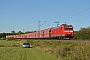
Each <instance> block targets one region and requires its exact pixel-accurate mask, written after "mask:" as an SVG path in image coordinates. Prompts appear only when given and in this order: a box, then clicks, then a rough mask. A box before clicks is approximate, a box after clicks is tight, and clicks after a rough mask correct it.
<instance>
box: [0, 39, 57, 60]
mask: <svg viewBox="0 0 90 60" xmlns="http://www.w3.org/2000/svg"><path fill="white" fill-rule="evenodd" d="M23 42H25V41H24V40H23V41H4V40H0V45H2V47H0V60H58V59H57V58H56V57H55V56H54V55H51V54H50V53H48V52H44V51H42V50H39V49H36V48H22V47H21V46H20V45H21V44H20V43H23ZM13 44H15V45H16V46H12V45H13ZM18 45H19V46H18Z"/></svg>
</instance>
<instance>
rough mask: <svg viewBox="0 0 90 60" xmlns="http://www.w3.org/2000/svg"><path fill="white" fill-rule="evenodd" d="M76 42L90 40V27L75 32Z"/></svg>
mask: <svg viewBox="0 0 90 60" xmlns="http://www.w3.org/2000/svg"><path fill="white" fill-rule="evenodd" d="M73 39H76V40H80V39H83V40H85V39H87V40H89V39H90V27H87V28H81V29H80V30H79V31H74V38H73Z"/></svg>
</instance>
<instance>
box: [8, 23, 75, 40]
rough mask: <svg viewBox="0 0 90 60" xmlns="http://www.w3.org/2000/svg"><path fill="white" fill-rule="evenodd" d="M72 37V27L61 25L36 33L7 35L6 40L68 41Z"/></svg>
mask: <svg viewBox="0 0 90 60" xmlns="http://www.w3.org/2000/svg"><path fill="white" fill-rule="evenodd" d="M73 37H74V30H73V26H72V25H67V24H62V25H60V26H59V27H53V28H48V29H45V30H40V31H37V32H32V33H27V34H20V35H8V36H6V38H7V39H8V38H15V39H70V38H73Z"/></svg>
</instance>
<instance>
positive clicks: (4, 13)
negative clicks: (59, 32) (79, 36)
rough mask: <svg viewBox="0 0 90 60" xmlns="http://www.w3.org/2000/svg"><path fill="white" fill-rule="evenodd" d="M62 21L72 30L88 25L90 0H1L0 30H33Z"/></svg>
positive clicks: (52, 25) (89, 22)
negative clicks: (70, 26) (70, 25)
mask: <svg viewBox="0 0 90 60" xmlns="http://www.w3.org/2000/svg"><path fill="white" fill-rule="evenodd" d="M38 21H41V22H40V24H43V23H45V22H46V21H47V22H46V23H45V24H44V25H42V26H41V27H40V29H46V28H50V27H55V26H56V24H55V23H54V22H55V21H59V22H60V23H59V24H60V25H61V24H62V23H64V22H66V23H67V24H72V25H73V27H74V30H79V29H80V28H81V27H89V26H90V0H0V32H11V31H12V30H14V31H16V32H18V31H23V29H24V31H32V30H37V29H38Z"/></svg>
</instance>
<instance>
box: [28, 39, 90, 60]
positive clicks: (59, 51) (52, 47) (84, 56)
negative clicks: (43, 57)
mask: <svg viewBox="0 0 90 60" xmlns="http://www.w3.org/2000/svg"><path fill="white" fill-rule="evenodd" d="M30 42H31V43H32V45H33V46H37V47H38V49H40V50H43V51H45V52H49V53H50V54H52V55H55V56H56V57H57V58H61V59H62V60H90V43H88V42H83V43H82V42H81V43H80V42H61V41H43V40H41V41H30Z"/></svg>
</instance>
